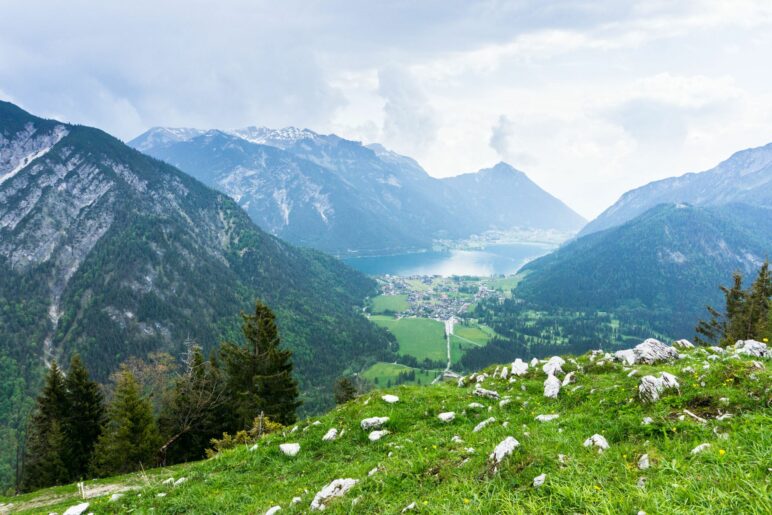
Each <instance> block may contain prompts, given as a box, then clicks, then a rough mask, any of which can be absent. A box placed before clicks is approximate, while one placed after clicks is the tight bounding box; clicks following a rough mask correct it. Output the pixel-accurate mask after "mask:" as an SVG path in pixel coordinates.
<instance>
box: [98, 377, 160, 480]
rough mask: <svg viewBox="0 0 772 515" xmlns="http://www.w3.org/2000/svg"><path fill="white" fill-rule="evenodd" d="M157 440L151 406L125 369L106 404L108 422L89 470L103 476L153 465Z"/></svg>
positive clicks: (157, 435) (158, 439)
mask: <svg viewBox="0 0 772 515" xmlns="http://www.w3.org/2000/svg"><path fill="white" fill-rule="evenodd" d="M159 442H160V435H159V433H158V426H157V425H156V421H155V419H154V418H153V407H152V405H151V404H150V401H149V400H147V399H146V398H143V397H142V396H141V395H140V387H139V384H138V383H137V381H136V379H135V378H134V376H133V375H132V374H131V372H128V371H124V372H123V373H121V374H120V375H119V376H118V384H117V386H116V389H115V397H114V398H113V401H112V402H111V403H110V405H109V407H108V408H107V423H106V425H105V428H104V431H103V433H102V435H101V436H100V437H99V439H98V440H97V444H96V446H95V448H94V461H93V463H92V470H93V472H94V473H95V474H97V475H102V476H105V475H114V474H121V473H126V472H132V471H134V470H137V469H139V468H140V467H142V466H144V467H148V466H152V465H154V464H155V463H156V454H157V451H158V447H159V445H160V443H159Z"/></svg>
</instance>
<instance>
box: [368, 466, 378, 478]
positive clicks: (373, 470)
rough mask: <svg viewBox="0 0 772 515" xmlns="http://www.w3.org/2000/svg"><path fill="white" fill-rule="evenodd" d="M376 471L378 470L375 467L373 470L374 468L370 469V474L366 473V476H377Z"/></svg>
mask: <svg viewBox="0 0 772 515" xmlns="http://www.w3.org/2000/svg"><path fill="white" fill-rule="evenodd" d="M378 470H379V469H378V467H375V468H374V469H372V470H371V471H370V472H368V473H367V475H368V476H374V475H375V474H377V473H378Z"/></svg>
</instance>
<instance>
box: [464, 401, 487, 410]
mask: <svg viewBox="0 0 772 515" xmlns="http://www.w3.org/2000/svg"><path fill="white" fill-rule="evenodd" d="M484 407H485V406H483V405H482V404H480V403H479V402H470V403H469V405H468V406H467V408H469V409H483V408H484Z"/></svg>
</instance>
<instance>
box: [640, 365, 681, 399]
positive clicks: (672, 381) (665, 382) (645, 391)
mask: <svg viewBox="0 0 772 515" xmlns="http://www.w3.org/2000/svg"><path fill="white" fill-rule="evenodd" d="M679 388H680V385H679V384H678V378H677V377H676V376H674V375H673V374H669V373H667V372H660V373H659V377H654V376H643V377H642V378H641V382H640V383H639V384H638V396H639V397H640V399H641V400H642V401H643V402H657V401H658V400H659V398H660V397H661V396H662V394H663V393H664V392H665V391H667V390H678V389H679Z"/></svg>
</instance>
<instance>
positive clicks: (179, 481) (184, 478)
mask: <svg viewBox="0 0 772 515" xmlns="http://www.w3.org/2000/svg"><path fill="white" fill-rule="evenodd" d="M187 480H188V478H186V477H181V478H179V479H178V480H177V481H175V482H174V486H180V485H181V484H182V483H184V482H185V481H187Z"/></svg>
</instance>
